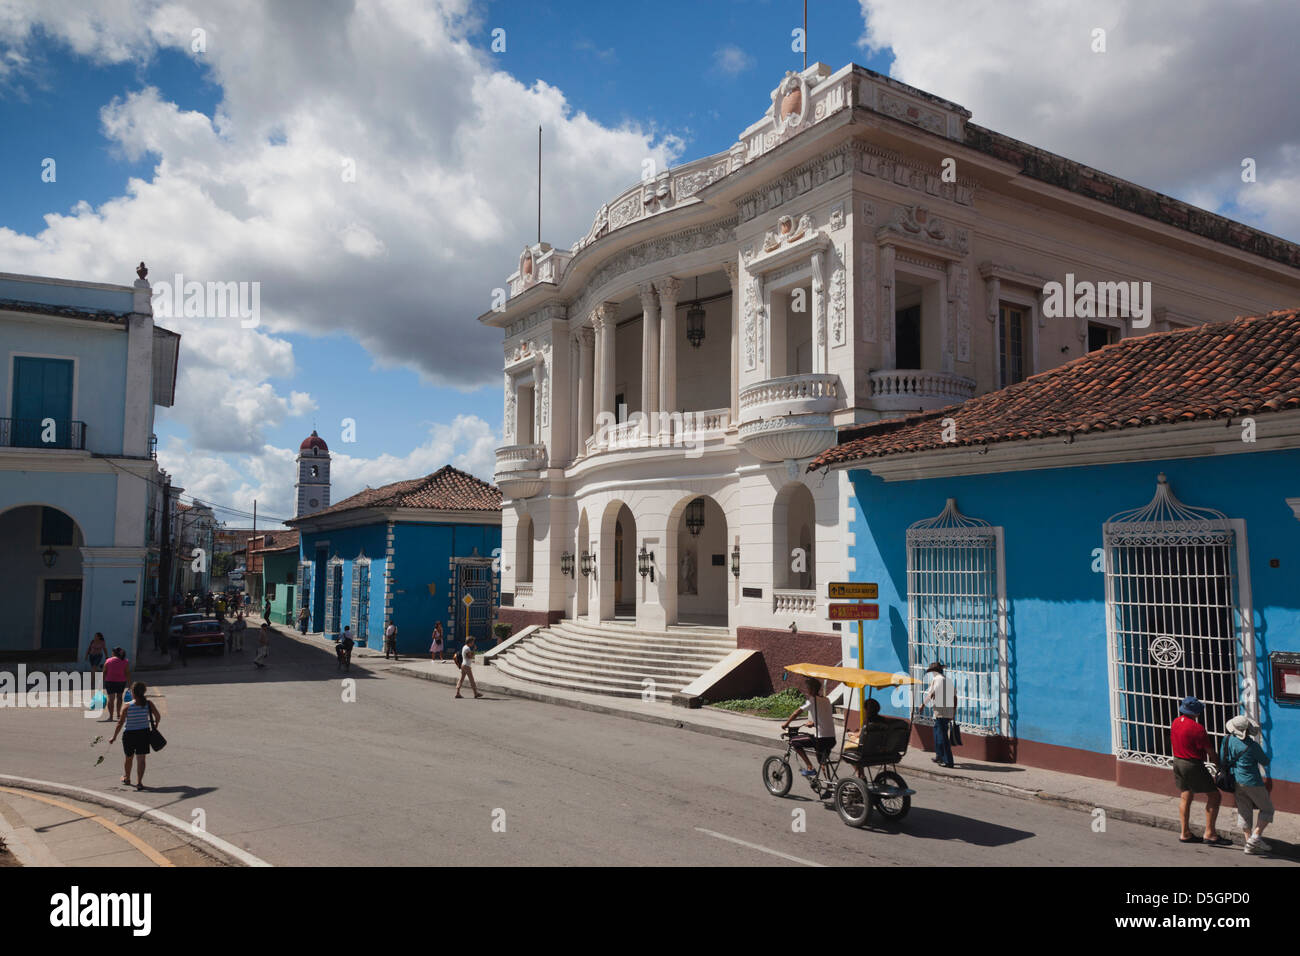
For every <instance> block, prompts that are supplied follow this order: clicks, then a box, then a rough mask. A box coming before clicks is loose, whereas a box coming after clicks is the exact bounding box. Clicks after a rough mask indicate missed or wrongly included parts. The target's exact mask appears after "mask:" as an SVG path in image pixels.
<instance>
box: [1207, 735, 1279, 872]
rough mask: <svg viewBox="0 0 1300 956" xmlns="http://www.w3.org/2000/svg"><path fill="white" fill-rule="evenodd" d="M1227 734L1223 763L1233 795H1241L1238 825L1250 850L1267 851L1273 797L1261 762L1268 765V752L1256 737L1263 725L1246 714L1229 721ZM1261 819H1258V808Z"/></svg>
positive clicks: (1247, 848) (1269, 847)
mask: <svg viewBox="0 0 1300 956" xmlns="http://www.w3.org/2000/svg"><path fill="white" fill-rule="evenodd" d="M1226 729H1227V731H1228V733H1227V735H1226V736H1225V737H1224V738H1223V742H1222V743H1221V744H1220V745H1219V755H1220V757H1221V758H1222V759H1221V760H1220V763H1219V766H1220V767H1223V768H1225V769H1227V770H1228V771H1229V772H1230V773H1231V774H1232V781H1233V784H1234V786H1233V790H1232V792H1233V795H1234V796H1235V797H1236V798H1237V825H1238V826H1240V827H1241V829H1242V832H1243V833H1244V834H1245V835H1246V852H1247V853H1266V852H1267V851H1269V850H1271V849H1272V846H1270V845H1269V844H1268V843H1265V842H1264V837H1263V833H1264V828H1265V827H1266V826H1268V825H1269V824H1270V823H1272V822H1273V800H1272V798H1271V797H1269V795H1268V790H1267V788H1266V787H1265V785H1264V778H1263V777H1262V776H1261V775H1260V772H1259V765H1260V764H1264V765H1265V766H1267V765H1268V754H1266V753H1264V750H1263V748H1262V747H1260V745H1259V744H1258V743H1256V741H1255V740H1253V739H1252V738H1253V737H1257V736H1259V724H1257V723H1255V722H1254V721H1253V720H1251V719H1250V718H1249V717H1246V716H1245V715H1242V716H1239V717H1234V718H1232V720H1230V721H1228V724H1227V728H1226ZM1257 810H1258V811H1259V822H1258V823H1256V822H1255V811H1257Z"/></svg>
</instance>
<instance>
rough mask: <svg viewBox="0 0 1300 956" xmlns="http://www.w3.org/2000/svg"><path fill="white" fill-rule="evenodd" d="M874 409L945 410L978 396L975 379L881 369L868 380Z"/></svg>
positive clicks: (929, 372) (944, 373) (902, 369)
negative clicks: (944, 408)
mask: <svg viewBox="0 0 1300 956" xmlns="http://www.w3.org/2000/svg"><path fill="white" fill-rule="evenodd" d="M867 380H868V382H869V383H870V388H871V394H870V396H869V399H868V400H869V401H870V403H871V407H872V408H876V409H880V410H882V411H890V410H913V409H926V410H928V409H932V408H942V407H943V406H945V405H953V404H955V403H957V402H964V401H966V399H968V398H972V397H974V395H975V382H974V380H973V379H969V378H965V377H964V376H961V375H954V374H953V373H952V372H938V371H931V370H928V369H909V368H892V369H878V370H876V371H874V372H871V373H869V374H868V376H867Z"/></svg>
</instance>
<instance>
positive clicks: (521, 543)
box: [515, 514, 536, 585]
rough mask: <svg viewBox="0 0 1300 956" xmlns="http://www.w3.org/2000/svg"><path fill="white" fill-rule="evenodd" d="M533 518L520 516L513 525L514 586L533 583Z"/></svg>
mask: <svg viewBox="0 0 1300 956" xmlns="http://www.w3.org/2000/svg"><path fill="white" fill-rule="evenodd" d="M535 539H536V535H535V534H534V532H533V516H532V515H530V514H521V515H520V516H519V522H518V523H517V524H516V525H515V584H516V585H518V584H520V583H523V584H531V583H532V581H533V550H534V546H535V544H536V540H535Z"/></svg>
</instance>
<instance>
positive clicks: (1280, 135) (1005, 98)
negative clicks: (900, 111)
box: [861, 0, 1300, 238]
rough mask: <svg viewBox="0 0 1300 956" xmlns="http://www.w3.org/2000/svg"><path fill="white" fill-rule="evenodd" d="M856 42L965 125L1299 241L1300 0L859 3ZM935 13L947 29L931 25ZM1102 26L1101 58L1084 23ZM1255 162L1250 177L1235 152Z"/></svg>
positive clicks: (935, 19)
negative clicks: (968, 120)
mask: <svg viewBox="0 0 1300 956" xmlns="http://www.w3.org/2000/svg"><path fill="white" fill-rule="evenodd" d="M861 7H862V12H863V16H864V18H865V20H866V33H865V35H864V37H863V39H862V45H863V46H864V47H867V48H869V49H873V50H880V49H884V48H889V49H890V50H891V51H892V53H893V55H894V62H893V65H892V67H891V69H890V73H891V75H892V76H894V77H895V78H896V79H899V80H902V81H903V82H905V83H909V84H911V85H913V86H917V87H920V88H921V89H923V90H926V91H928V92H930V93H934V94H937V95H939V96H943V97H946V98H948V99H951V100H954V101H955V102H957V103H960V104H961V105H962V106H964V107H966V108H967V109H969V110H970V111H971V112H972V114H973V116H972V122H975V123H978V124H979V125H981V126H985V127H988V128H991V129H994V130H997V131H998V132H1000V133H1005V134H1007V135H1010V136H1014V137H1016V138H1018V139H1022V140H1024V141H1026V142H1028V143H1031V144H1033V145H1035V146H1039V147H1042V148H1044V149H1048V150H1051V151H1053V152H1056V153H1060V154H1062V155H1064V156H1067V157H1069V158H1070V159H1074V160H1077V161H1079V162H1082V163H1086V164H1088V165H1090V166H1093V167H1095V168H1097V169H1101V170H1103V171H1105V172H1109V173H1112V174H1115V175H1118V176H1122V177H1124V178H1127V179H1130V180H1133V181H1135V182H1137V183H1140V184H1142V185H1144V186H1150V187H1152V188H1156V189H1159V190H1161V191H1163V192H1166V193H1170V194H1172V195H1175V196H1178V197H1179V198H1185V199H1186V200H1187V201H1195V202H1198V203H1209V205H1210V207H1211V208H1225V207H1232V206H1235V207H1236V208H1237V210H1238V211H1239V212H1240V213H1244V214H1248V215H1250V216H1251V217H1252V223H1253V224H1256V225H1258V226H1259V227H1260V228H1263V229H1266V230H1269V231H1273V232H1276V233H1279V234H1281V235H1283V236H1285V237H1288V238H1300V200H1297V199H1296V198H1294V197H1296V196H1298V195H1300V163H1297V162H1296V154H1295V151H1296V148H1297V146H1298V145H1300V100H1297V98H1296V97H1295V95H1294V91H1295V90H1296V89H1297V88H1300V61H1298V60H1297V58H1296V57H1295V56H1294V41H1295V37H1296V36H1298V35H1300V6H1297V5H1295V4H1275V3H1268V2H1266V0H1244V2H1238V3H1232V4H1223V3H1218V2H1215V0H1143V2H1142V3H1140V4H1139V3H1130V2H1126V0H1096V2H1092V3H1087V4H1080V3H1076V2H1074V0H1040V2H1036V3H1032V4H1022V3H1014V4H1013V3H1007V2H998V0H971V2H965V0H963V2H960V3H957V2H943V3H939V4H919V3H915V2H913V0H861ZM936 24H942V29H936ZM1097 28H1101V29H1104V30H1105V31H1106V52H1105V53H1094V52H1093V49H1092V40H1093V32H1092V31H1093V30H1094V29H1097ZM1246 156H1251V157H1254V158H1256V159H1257V160H1258V162H1259V164H1260V168H1261V170H1267V174H1261V177H1260V182H1259V183H1258V184H1254V185H1251V184H1244V183H1242V182H1241V175H1240V174H1241V160H1242V158H1243V157H1246Z"/></svg>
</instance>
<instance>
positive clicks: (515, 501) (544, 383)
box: [479, 63, 1300, 673]
mask: <svg viewBox="0 0 1300 956" xmlns="http://www.w3.org/2000/svg"><path fill="white" fill-rule="evenodd" d="M1297 266H1300V262H1297V261H1296V247H1295V246H1293V245H1291V244H1289V243H1285V242H1283V241H1281V240H1279V239H1276V238H1274V237H1272V236H1268V235H1265V234H1262V233H1259V232H1257V231H1255V230H1252V229H1250V228H1248V227H1245V226H1242V225H1240V224H1238V223H1234V222H1230V221H1228V220H1226V219H1223V218H1221V217H1218V216H1216V215H1214V214H1212V213H1209V212H1205V211H1203V210H1199V209H1195V208H1194V207H1191V206H1188V205H1186V204H1184V203H1181V202H1178V201H1176V200H1173V199H1170V198H1169V197H1166V196H1162V195H1160V194H1158V193H1155V192H1153V191H1151V190H1148V189H1145V188H1143V187H1140V186H1137V185H1134V184H1132V183H1128V182H1125V181H1123V180H1120V179H1117V178H1115V177H1113V176H1109V175H1107V174H1105V173H1102V172H1099V171H1097V170H1094V169H1091V168H1088V167H1084V166H1082V165H1080V164H1078V163H1075V162H1072V161H1070V160H1067V159H1064V158H1062V157H1060V156H1056V155H1053V154H1051V153H1048V152H1046V151H1044V150H1040V149H1037V148H1035V147H1033V146H1030V145H1028V144H1025V143H1022V142H1018V141H1016V140H1013V139H1011V138H1009V137H1006V136H1003V135H1001V134H999V133H996V132H993V131H991V130H988V129H985V128H983V127H980V126H977V125H976V124H974V123H972V122H971V121H970V113H969V112H968V111H966V110H964V109H963V108H961V107H960V106H958V105H957V104H954V103H951V102H948V101H946V100H942V99H939V98H937V97H935V96H932V95H929V94H927V93H925V92H923V91H921V90H917V89H914V88H912V87H909V86H906V85H904V84H901V83H898V82H896V81H894V80H891V79H889V78H888V77H885V76H882V75H880V74H877V73H874V72H872V71H870V70H867V69H864V68H862V67H860V66H856V65H849V66H846V67H844V68H843V69H840V70H836V71H832V70H831V69H830V68H829V67H827V66H826V65H824V64H820V63H818V64H813V65H812V66H810V67H808V68H807V69H806V70H804V71H802V72H801V73H788V74H787V75H786V76H785V78H784V79H783V80H782V81H781V82H780V84H779V85H778V86H777V87H776V89H774V90H772V92H771V96H770V102H769V104H768V108H767V111H766V112H765V113H764V114H763V115H762V116H761V117H760V118H759V119H758V121H757V122H755V123H754V124H753V125H751V126H750V127H749V128H747V129H745V130H744V131H743V132H742V133H741V134H740V136H739V138H738V140H737V142H736V143H735V145H734V146H732V147H731V149H730V150H728V151H727V152H725V153H720V154H717V155H714V156H709V157H706V158H704V159H700V160H697V161H694V162H691V163H688V164H686V165H684V166H681V167H678V168H674V169H670V170H665V171H662V172H660V173H659V174H658V175H657V176H656V177H655V178H653V179H648V180H646V181H643V182H640V183H637V184H636V185H635V186H633V187H632V188H630V189H628V190H626V191H625V192H624V193H623V194H621V195H620V196H617V197H615V198H614V199H612V200H611V201H610V202H609V203H608V204H607V205H604V206H602V207H601V208H600V210H599V212H598V213H597V215H596V218H595V221H594V223H593V224H592V227H591V230H590V231H589V232H588V234H587V235H585V236H583V237H582V238H581V239H580V240H579V241H578V242H577V243H575V244H574V245H573V246H572V248H570V249H568V250H563V249H558V248H554V247H552V246H550V245H548V244H546V243H539V244H536V245H531V246H528V247H527V248H525V249H524V250H523V251H522V253H521V255H520V258H519V262H518V269H517V271H516V272H515V273H514V274H513V275H511V276H510V279H509V298H508V300H507V301H506V302H505V304H504V306H503V307H502V308H500V309H498V310H496V311H493V312H489V313H487V314H485V315H484V316H482V317H481V318H480V320H479V321H481V322H483V323H486V324H488V325H492V326H496V327H499V328H500V329H501V330H502V332H503V334H504V338H505V367H504V386H505V447H503V448H501V449H499V450H498V452H497V467H496V479H495V480H496V482H497V484H498V485H499V486H500V488H501V490H502V493H503V496H504V503H503V522H502V539H503V540H502V544H503V555H502V579H501V590H502V608H501V611H500V615H501V618H502V620H505V621H509V622H512V623H514V624H515V625H516V627H520V626H524V625H529V624H539V625H542V624H553V623H555V622H557V621H559V620H560V619H568V621H569V623H572V624H575V625H576V624H581V625H582V629H583V633H584V634H585V635H586V636H587V638H588V639H589V640H591V641H596V642H598V641H599V637H600V635H601V633H604V632H602V630H601V628H605V629H606V631H605V632H607V633H609V634H610V635H611V636H620V635H622V634H625V633H627V632H633V633H635V634H637V635H640V636H641V637H642V638H643V639H644V640H645V641H648V642H649V643H648V645H647V644H645V643H643V645H642V647H643V649H644V647H646V646H652V645H653V643H654V641H655V635H661V636H662V641H663V642H665V643H667V642H670V641H671V639H672V638H673V636H674V634H675V633H676V634H677V635H678V636H680V635H682V634H689V635H692V636H695V637H698V638H701V639H703V637H705V636H707V635H710V634H711V635H713V636H714V638H715V639H716V640H715V644H716V645H722V646H730V647H732V648H735V647H737V646H739V647H742V648H755V649H758V650H760V651H762V652H763V653H764V655H765V657H766V659H767V661H766V663H767V665H768V668H769V670H770V671H771V672H772V673H777V672H779V668H780V666H781V665H782V664H784V663H788V662H789V660H790V658H791V656H796V657H802V658H805V659H814V660H821V661H826V662H830V663H834V662H836V661H838V660H839V659H840V657H841V640H840V635H839V634H838V633H837V632H836V631H837V628H836V626H835V625H832V624H831V623H830V622H828V621H827V620H826V618H827V611H826V604H827V598H826V588H825V584H826V583H827V582H828V581H832V580H836V579H842V578H848V577H851V576H852V573H853V571H854V568H853V566H852V564H853V562H852V560H851V558H850V553H851V547H852V545H853V536H852V535H851V534H849V533H848V530H847V527H846V524H847V523H846V522H845V521H844V520H843V516H844V515H845V514H846V513H847V511H848V505H849V501H850V499H849V496H850V495H851V494H852V489H851V487H850V485H849V482H848V481H847V478H846V477H845V473H844V472H843V471H832V472H829V473H820V472H814V473H809V472H807V470H806V469H807V464H808V462H809V460H810V459H811V458H812V457H813V456H815V455H816V454H818V453H819V452H821V451H822V450H824V449H826V448H827V447H829V446H831V445H833V444H835V443H836V442H837V441H838V440H839V439H840V437H841V436H842V434H843V432H844V430H845V429H851V428H852V427H853V426H855V425H860V424H864V423H869V422H873V421H876V420H878V419H880V418H883V417H895V416H899V415H902V414H904V413H906V412H908V411H916V410H923V409H925V410H929V409H936V408H940V407H943V406H946V405H950V404H953V403H955V402H960V401H963V400H965V399H967V398H970V397H972V396H974V395H976V394H978V393H983V392H987V391H990V390H993V389H996V388H1001V387H1005V386H1009V385H1013V384H1015V383H1017V382H1019V381H1021V380H1022V379H1024V378H1026V377H1028V376H1030V375H1033V374H1034V373H1036V372H1039V371H1044V370H1046V369H1048V368H1051V367H1054V366H1056V365H1059V364H1061V363H1062V362H1065V361H1069V360H1070V359H1073V358H1077V357H1079V356H1080V355H1082V354H1083V353H1084V352H1086V351H1088V350H1090V349H1093V348H1098V347H1101V346H1103V345H1105V344H1107V343H1110V342H1113V341H1115V340H1117V339H1118V338H1120V337H1126V336H1129V335H1137V334H1142V333H1144V332H1146V331H1151V330H1157V329H1169V328H1172V327H1177V326H1183V325H1192V324H1196V323H1199V322H1203V321H1207V320H1219V319H1222V318H1225V317H1230V316H1232V315H1235V314H1242V313H1250V314H1257V313H1262V312H1266V311H1268V310H1269V309H1272V308H1276V307H1279V306H1283V305H1287V304H1292V303H1294V301H1295V299H1296V296H1297V275H1298V273H1297V271H1296V269H1297ZM1055 284H1059V285H1055ZM1121 296H1122V301H1121ZM1062 302H1065V306H1064V308H1062V306H1061V304H1062ZM792 625H793V627H792ZM674 627H680V628H687V627H689V628H690V630H689V631H678V632H674V631H673V630H672V629H673V628H674ZM724 628H725V631H723V630H722V629H724ZM703 629H711V630H703ZM796 631H797V634H795V633H793V632H796ZM589 649H590V648H589ZM556 667H557V668H558V669H561V670H563V669H565V668H567V669H569V670H570V671H576V670H577V669H579V666H578V661H577V659H576V658H575V659H571V660H568V661H560V662H559V663H557V664H556Z"/></svg>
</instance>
